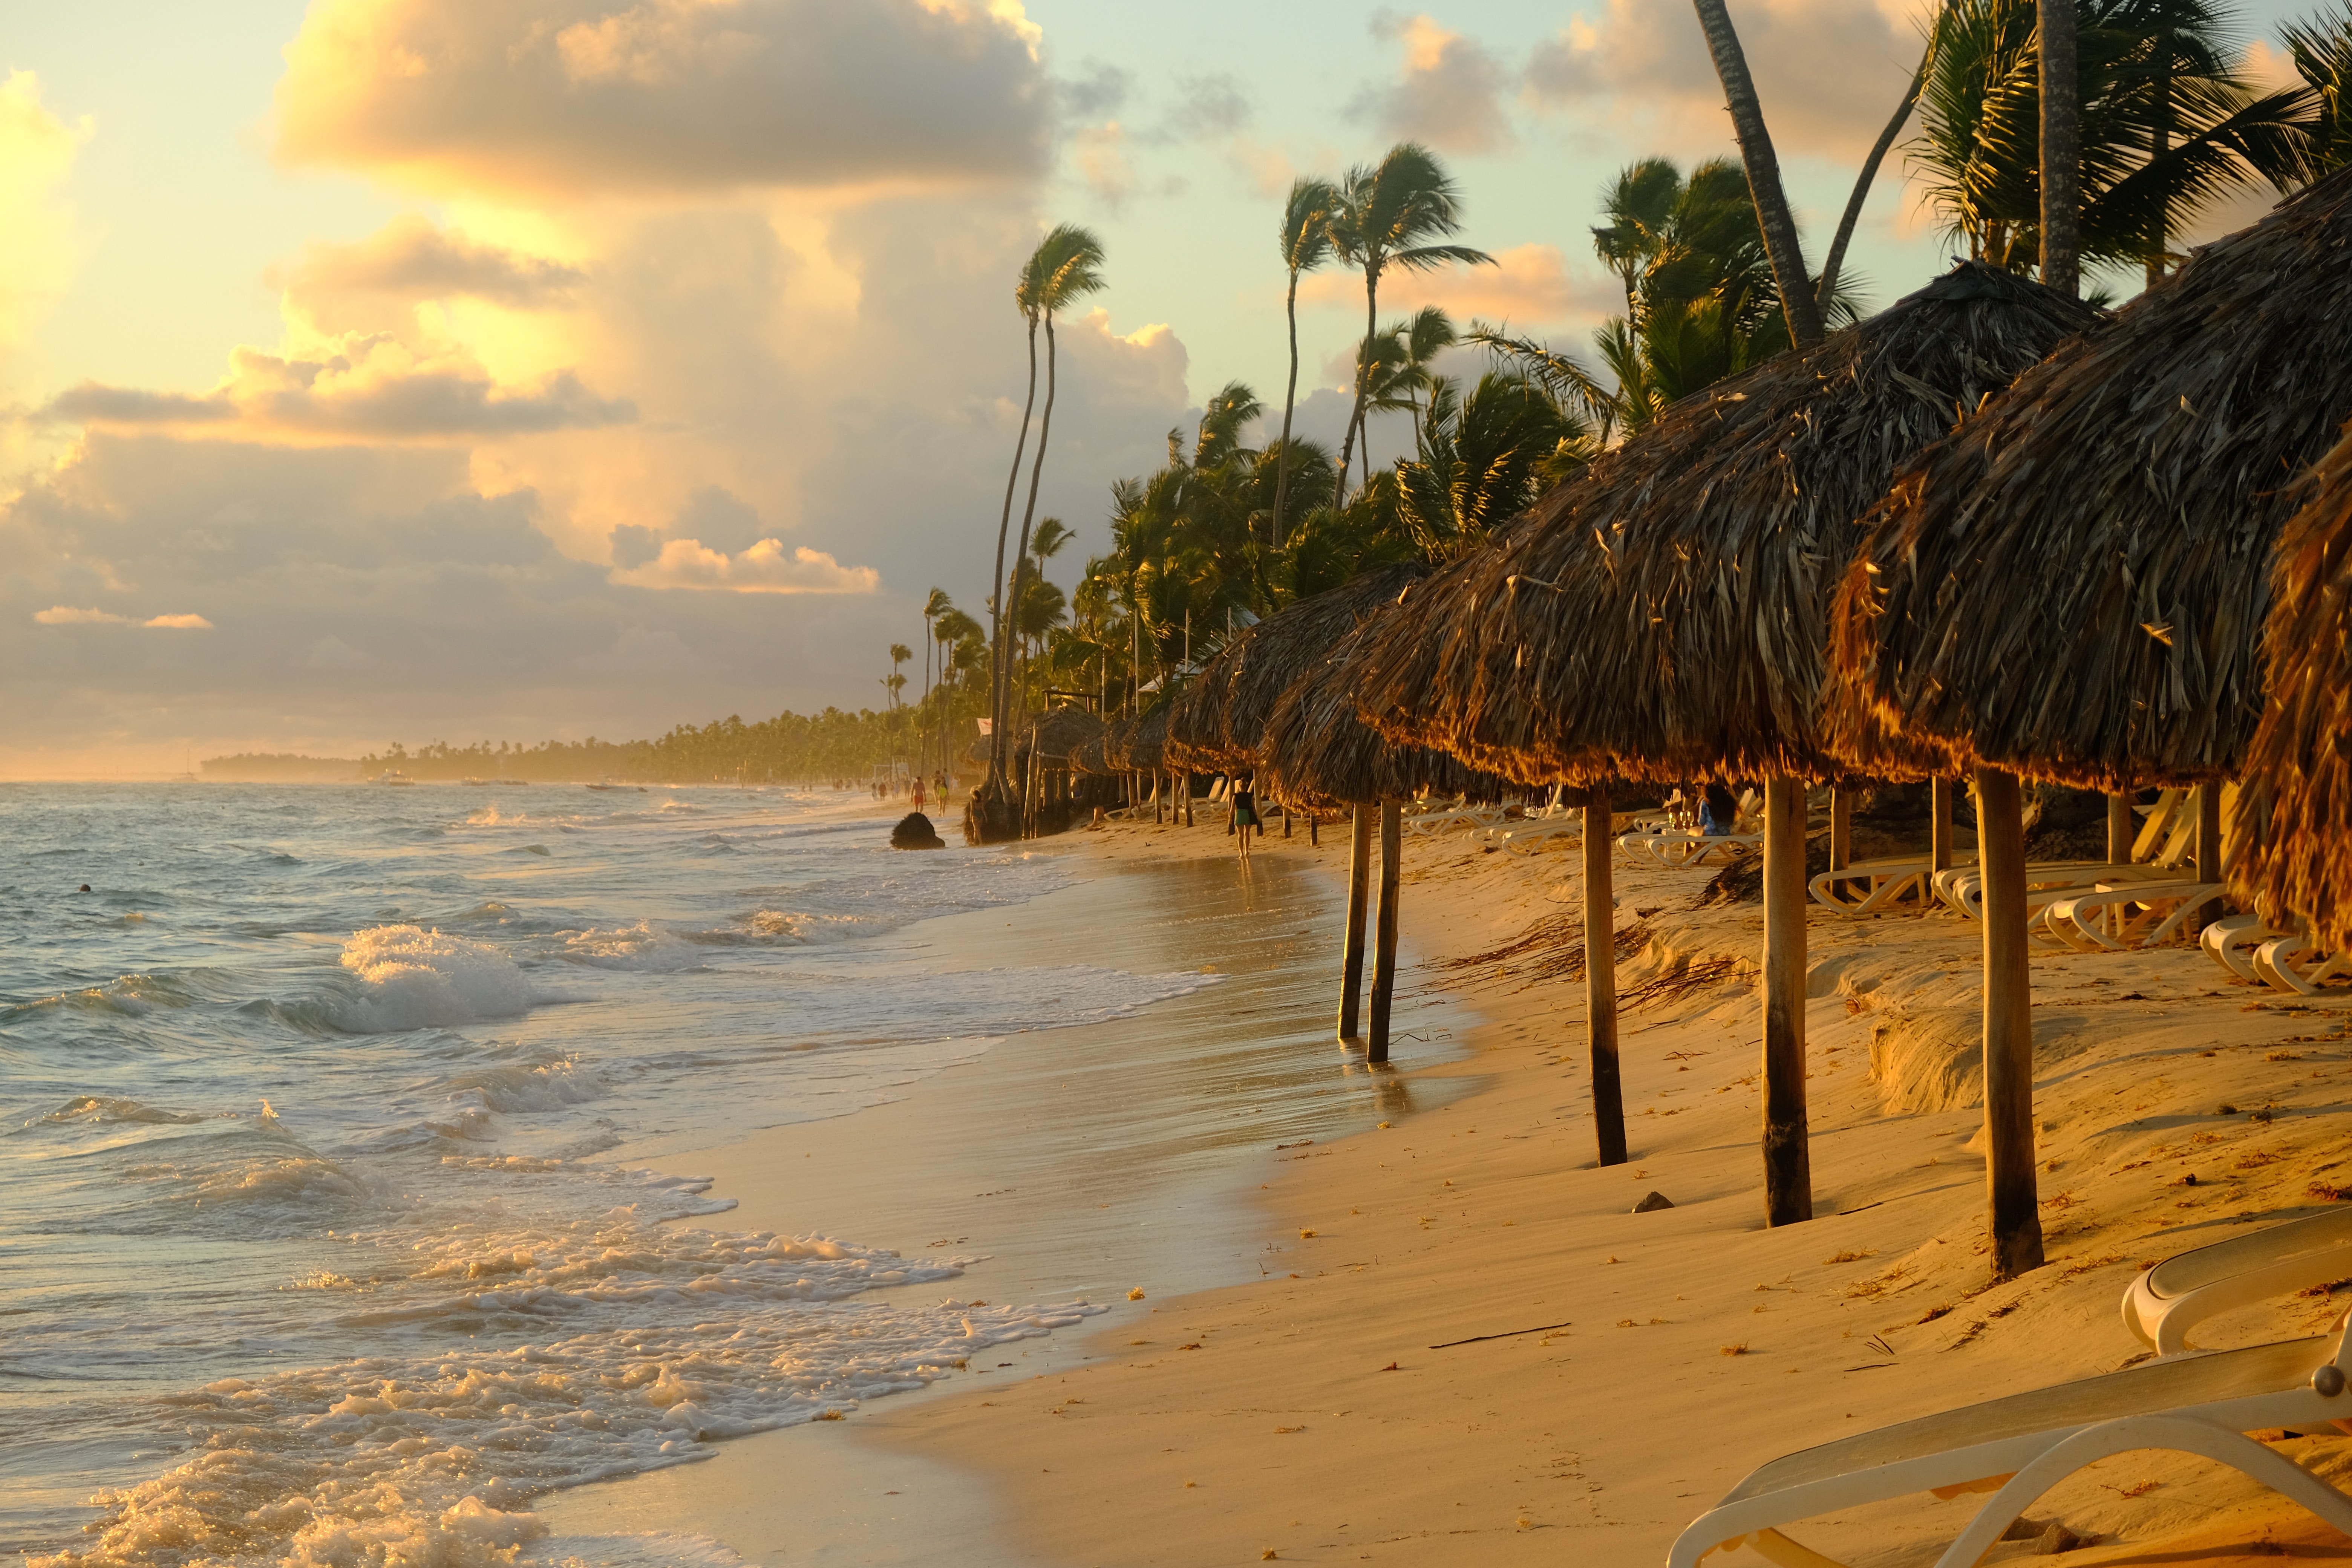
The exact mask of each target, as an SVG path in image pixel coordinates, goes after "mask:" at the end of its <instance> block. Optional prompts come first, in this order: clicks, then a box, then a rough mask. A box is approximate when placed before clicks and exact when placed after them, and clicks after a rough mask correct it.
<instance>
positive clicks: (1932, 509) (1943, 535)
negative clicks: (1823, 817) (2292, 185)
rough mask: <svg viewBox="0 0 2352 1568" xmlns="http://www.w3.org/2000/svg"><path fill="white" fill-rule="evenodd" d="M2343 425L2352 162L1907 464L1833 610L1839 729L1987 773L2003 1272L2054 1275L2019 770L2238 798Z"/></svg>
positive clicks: (2206, 829)
mask: <svg viewBox="0 0 2352 1568" xmlns="http://www.w3.org/2000/svg"><path fill="white" fill-rule="evenodd" d="M2347 413H2352V170H2347V171H2344V172H2341V173H2338V174H2333V175H2330V176H2329V177H2328V178H2326V179H2325V180H2322V181H2319V182H2317V183H2315V184H2312V185H2310V186H2309V187H2307V188H2305V190H2304V191H2302V192H2300V193H2299V194H2297V195H2294V196H2292V197H2290V198H2288V199H2287V200H2286V201H2284V202H2282V203H2280V204H2279V205H2278V206H2277V207H2275V208H2274V209H2273V211H2272V212H2271V214H2270V216H2267V217H2265V218H2264V219H2263V221H2262V222H2260V223H2258V224H2256V225H2254V226H2252V227H2251V228H2248V229H2244V230H2242V231H2241V232H2239V233H2237V234H2234V235H2231V236H2230V237H2227V238H2225V239H2221V240H2218V241H2216V242H2215V243H2213V244H2212V245H2210V246H2206V247H2201V248H2200V249H2199V250H2197V251H2196V252H2194V253H2193V254H2192V255H2191V256H2190V258H2189V260H2188V262H2187V263H2186V264H2185V265H2184V266H2183V267H2182V268H2181V269H2180V271H2179V273H2177V274H2175V275H2174V276H2173V277H2171V278H2169V279H2165V280H2164V281H2163V282H2160V283H2158V284H2157V285H2156V286H2154V287H2153V288H2151V289H2148V291H2147V293H2146V294H2144V295H2143V296H2141V297H2140V298H2139V299H2138V300H2135V301H2133V302H2132V303H2131V304H2130V305H2128V306H2127V307H2126V308H2125V309H2124V310H2122V311H2120V312H2119V313H2117V314H2116V316H2115V317H2114V319H2113V320H2111V321H2106V322H2105V323H2103V324H2102V325H2100V326H2098V327H2097V328H2095V329H2094V330H2092V331H2088V332H2086V333H2084V334H2083V335H2082V336H2081V337H2079V338H2077V339H2076V340H2074V342H2070V343H2067V344H2066V345H2064V346H2063V347H2062V348H2061V349H2060V350H2059V351H2058V352H2057V353H2053V354H2052V355H2051V356H2050V358H2049V359H2048V361H2046V362H2045V363H2042V364H2041V365H2039V366H2037V367H2035V368H2034V369H2033V370H2032V371H2031V372H2030V373H2028V374H2025V375H2022V376H2021V377H2019V378H2018V381H2017V383H2016V384H2015V385H2014V386H2012V387H2011V388H2010V389H2008V390H2007V391H2006V392H2005V393H2003V394H2002V395H2000V396H1999V397H1997V398H1995V399H1993V400H1992V401H1991V403H1990V404H1989V405H1988V406H1987V407H1986V408H1985V409H1984V410H1983V411H1982V412H1981V413H1980V414H1979V416H1977V417H1975V418H1973V419H1970V420H1969V422H1968V423H1967V424H1965V425H1963V426H1961V427H1960V428H1959V429H1958V431H1957V432H1955V434H1954V435H1953V436H1952V437H1951V438H1949V439H1948V440H1947V441H1945V442H1943V443H1941V444H1939V445H1938V446H1937V447H1936V448H1935V449H1933V450H1932V451H1929V452H1926V453H1923V454H1922V455H1921V456H1920V458H1919V459H1918V460H1917V461H1916V463H1914V464H1911V465H1909V466H1908V467H1906V469H1905V470H1904V472H1903V473H1902V474H1901V475H1900V476H1899V477H1898V479H1896V481H1895V484H1894V485H1893V486H1892V487H1890V489H1889V493H1888V494H1887V496H1886V497H1885V500H1883V501H1882V503H1881V504H1880V505H1879V506H1878V507H1877V508H1876V509H1874V511H1873V513H1872V514H1871V516H1870V517H1869V518H1868V519H1866V520H1865V521H1866V522H1867V524H1868V526H1869V529H1870V535H1869V539H1868V541H1867V542H1866V543H1865V544H1864V548H1863V550H1862V551H1861V552H1859V553H1858V555H1857V557H1856V558H1855V560H1854V561H1853V563H1851V564H1850V566H1849V568H1848V570H1847V571H1846V573H1845V574H1844V580H1843V583H1842V584H1841V585H1840V587H1839V591H1838V595H1837V600H1836V605H1835V607H1834V611H1833V616H1832V622H1833V624H1832V642H1833V649H1832V658H1833V663H1834V669H1835V673H1834V675H1833V678H1832V683H1831V687H1830V689H1829V691H1828V692H1827V694H1826V699H1825V703H1824V709H1825V712H1826V714H1827V716H1828V723H1829V725H1830V727H1831V728H1832V729H1833V730H1838V731H1849V730H1852V731H1862V730H1866V729H1873V728H1874V729H1876V730H1877V731H1882V732H1884V731H1889V730H1891V731H1895V732H1897V733H1900V734H1902V735H1905V736H1910V737H1913V738H1916V740H1918V741H1919V742H1922V743H1924V744H1928V745H1935V746H1941V747H1945V748H1947V749H1948V750H1951V751H1953V752H1956V753H1958V754H1962V755H1965V756H1966V757H1967V758H1968V759H1969V761H1970V762H1971V763H1973V765H1975V766H1976V767H1977V769H1978V774H1977V783H1978V794H1979V802H1978V806H1979V809H1978V832H1979V846H1980V847H1979V863H1980V865H1981V866H1982V868H1983V871H1984V876H1985V880H1986V898H1985V913H1986V920H1985V942H1986V981H1985V984H1986V1000H1985V1027H1986V1058H1985V1066H1986V1074H1987V1081H1986V1122H1987V1126H1988V1129H1989V1132H1988V1141H1989V1142H1990V1144H1991V1145H1992V1148H1991V1159H1990V1162H1989V1164H1990V1172H1989V1176H1988V1180H1989V1182H1990V1184H1991V1187H1992V1205H1991V1206H1992V1210H1993V1214H1992V1228H1993V1241H1994V1252H1995V1268H1996V1272H1997V1273H2000V1274H2011V1273H2015V1272H2018V1271H2020V1270H2021V1269H2023V1268H2032V1267H2034V1266H2035V1265H2036V1264H2038V1263H2039V1261H2040V1259H2041V1241H2040V1236H2041V1231H2040V1222H2039V1219H2038V1217H2037V1214H2036V1206H2037V1205H2036V1202H2035V1197H2034V1175H2033V1164H2032V1104H2031V1096H2032V1026H2031V1017H2030V1013H2029V1008H2030V1005H2031V996H2030V984H2031V981H2030V976H2029V974H2028V973H2027V963H2026V949H2025V907H2024V890H2023V879H2024V875H2025V873H2024V863H2023V848H2022V844H2023V836H2022V832H2021V829H2019V828H2018V827H2017V826H2015V820H2016V818H2017V816H2018V802H2017V790H2018V785H2017V776H2018V775H2019V774H2027V775H2032V776H2036V777H2041V778H2046V779H2053V780H2056V781H2059V782H2062V783H2065V784H2075V785H2079V786H2083V787H2087V788H2098V789H2107V790H2122V789H2125V788H2130V787H2138V786H2141V785H2145V784H2206V785H2208V786H2209V787H2207V788H2206V789H2204V790H2202V791H2201V792H2200V795H2201V805H2202V810H2201V812H2200V833H2199V839H2200V847H2199V850H2198V877H2199V879H2200V880H2203V881H2210V882H2219V881H2220V880H2221V874H2222V871H2221V845H2220V837H2221V834H2220V827H2221V814H2220V809H2219V799H2218V795H2219V785H2220V783H2221V780H2223V779H2224V778H2226V777H2229V776H2230V775H2231V774H2233V773H2236V772H2237V771H2238V769H2239V768H2240V766H2241V765H2242V762H2243V759H2244V756H2245V752H2246V747H2247V744H2248V742H2250V741H2251V740H2252V736H2253V732H2254V729H2255V726H2256V725H2257V723H2259V721H2260V720H2261V717H2262V700H2261V687H2260V680H2261V659H2260V648H2259V637H2260V628H2261V626H2262V625H2263V617H2264V615H2265V612H2266V611H2267V609H2268V606H2269V602H2270V595H2271V590H2270V563H2271V558H2272V552H2273V545H2274V543H2275V542H2276V541H2277V539H2278V537H2279V533H2280V531H2281V530H2282V529H2283V528H2284V525H2285V523H2286V521H2287V520H2288V518H2289V517H2290V516H2291V515H2293V513H2294V510H2295V509H2296V507H2297V505H2298V504H2299V503H2300V500H2302V498H2303V491H2302V490H2301V489H2299V486H2300V484H2301V482H2302V481H2303V480H2304V479H2305V477H2306V476H2307V474H2308V472H2309V470H2310V468H2311V466H2312V464H2313V463H2315V461H2317V460H2318V459H2319V458H2321V457H2322V456H2323V455H2325V454H2326V451H2327V450H2328V448H2329V447H2331V446H2332V445H2333V444H2334V442H2335V439H2336V429H2337V426H2340V425H2341V424H2342V423H2343V421H2344V418H2345V416H2346V415H2347Z"/></svg>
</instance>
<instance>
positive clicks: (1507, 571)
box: [1350, 262, 2096, 783]
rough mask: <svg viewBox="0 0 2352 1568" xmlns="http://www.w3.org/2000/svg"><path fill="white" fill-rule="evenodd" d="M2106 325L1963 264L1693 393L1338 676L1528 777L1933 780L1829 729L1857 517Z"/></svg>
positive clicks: (1462, 569)
mask: <svg viewBox="0 0 2352 1568" xmlns="http://www.w3.org/2000/svg"><path fill="white" fill-rule="evenodd" d="M2095 319H2096V313H2095V311H2093V310H2091V309H2090V308H2089V307H2087V306H2084V305H2083V304H2081V303H2080V302H2078V301H2076V300H2071V299H2068V298H2066V297H2065V296H2063V295H2060V294H2058V293H2056V292H2054V291H2053V290H2051V289H2044V288H2042V287H2041V286H2040V285H2039V284H2036V283H2032V282H2029V281H2027V280H2025V279H2020V278H2016V277H2013V276H2011V275H2010V274H2008V273H2004V272H2000V271H1997V270H1995V269H1993V268H1987V267H1981V266H1978V265H1975V264H1973V263H1969V262H1962V263H1960V264H1959V265H1958V266H1956V267H1955V268H1953V269H1952V270H1951V271H1950V272H1948V273H1947V274H1945V275H1944V276H1943V277H1941V278H1938V279H1936V281H1934V282H1933V283H1930V284H1929V285H1928V286H1927V288H1925V289H1920V290H1919V291H1918V292H1916V293H1915V294H1911V295H1909V296H1906V298H1904V299H1902V300H1897V301H1896V302H1895V304H1893V305H1891V306H1889V307H1888V308H1887V309H1886V310H1883V311H1881V312H1879V313H1878V314H1877V315H1875V316H1873V317H1872V318H1870V319H1869V320H1868V321H1863V322H1860V323H1859V324H1857V325H1855V326H1853V327H1849V328H1846V329H1844V330H1843V331H1839V332H1837V333H1835V334H1833V335H1832V336H1831V337H1830V338H1829V339H1827V340H1826V341H1824V342H1822V343H1820V344H1818V345H1816V346H1814V347H1813V348H1811V349H1807V350H1801V351H1795V352H1791V353H1785V354H1782V355H1780V356H1779V357H1777V358H1775V359H1772V360H1770V361H1769V362H1767V363H1764V364H1761V365H1759V366H1757V367H1755V368H1753V369H1751V370H1749V371H1748V372H1746V373H1744V374H1740V375H1738V376H1736V377H1733V378H1732V379H1730V380H1728V381H1726V382H1721V383H1718V384H1716V385H1714V386H1712V387H1709V388H1708V389H1706V391H1704V392H1701V393H1697V394H1694V395H1692V396H1690V397H1686V398H1685V399H1684V400H1682V401H1681V402H1680V403H1677V404H1675V405H1674V406H1673V407H1672V408H1670V409H1669V410H1667V411H1666V413H1665V415H1664V416H1663V417H1662V418H1660V419H1659V420H1658V421H1657V423H1655V424H1654V425H1653V426H1650V427H1649V428H1648V429H1646V430H1644V431H1643V432H1642V433H1640V434H1639V435H1637V436H1634V437H1631V438H1629V439H1628V440H1626V441H1625V442H1624V443H1622V445H1621V446H1619V447H1616V448H1614V449H1613V450H1612V451H1610V452H1608V453H1606V454H1604V455H1603V456H1602V457H1601V458H1600V459H1599V460H1597V461H1596V462H1594V463H1593V465H1592V466H1591V468H1589V469H1588V470H1586V472H1585V473H1584V474H1583V475H1581V476H1580V477H1579V478H1577V479H1572V480H1570V481H1569V482H1568V483H1566V484H1563V485H1560V486H1559V487H1558V488H1556V489H1553V490H1551V491H1550V492H1549V494H1547V495H1546V496H1545V497H1544V498H1543V499H1542V500H1539V501H1538V502H1537V503H1536V505H1535V507H1534V508H1532V509H1531V510H1529V511H1528V513H1527V514H1525V515H1523V516H1522V517H1521V518H1519V519H1517V520H1515V521H1512V522H1511V523H1510V524H1508V525H1507V526H1506V527H1505V528H1503V529H1501V530H1498V531H1497V532H1496V536H1495V538H1494V541H1493V542H1491V543H1490V544H1489V545H1488V546H1487V547H1486V549H1483V550H1480V551H1477V552H1474V553H1472V554H1471V555H1468V556H1465V558H1463V559H1462V560H1460V561H1458V562H1456V563H1454V565H1453V566H1451V567H1449V568H1448V569H1447V570H1446V571H1445V572H1444V573H1442V574H1439V575H1438V576H1436V577H1434V578H1433V579H1431V581H1430V582H1429V583H1428V584H1425V585H1423V586H1422V587H1417V588H1414V589H1413V590H1412V591H1411V592H1409V593H1408V594H1407V595H1406V596H1405V607H1406V611H1407V613H1406V614H1403V615H1401V616H1396V617H1394V618H1393V619H1392V620H1390V621H1388V622H1386V623H1384V624H1383V626H1382V629H1381V632H1380V633H1379V634H1378V635H1377V636H1376V637H1373V638H1372V639H1370V643H1369V645H1368V646H1367V647H1366V649H1365V651H1364V654H1363V657H1362V658H1359V659H1358V660H1357V661H1356V663H1355V665H1354V667H1353V668H1352V670H1351V672H1350V673H1351V678H1352V681H1353V683H1354V684H1355V685H1356V686H1357V687H1358V689H1359V700H1360V707H1361V710H1362V711H1363V712H1364V714H1365V715H1366V716H1367V717H1368V718H1370V719H1371V720H1372V721H1373V722H1375V723H1376V724H1378V725H1379V726H1380V727H1381V730H1382V731H1383V732H1385V733H1387V734H1389V735H1390V736H1391V738H1394V739H1398V740H1402V741H1420V742H1427V743H1430V744H1434V745H1441V746H1444V747H1445V748H1446V749H1448V750H1450V751H1452V752H1455V753H1456V754H1457V755H1460V756H1462V757H1464V758H1465V759H1466V760H1468V761H1469V762H1471V763H1475V764H1476V765H1479V766H1482V767H1488V768H1493V769H1495V770H1496V771H1498V772H1503V773H1509V774H1511V775H1512V776H1515V777H1519V778H1528V779H1544V778H1554V779H1564V780H1568V781H1570V782H1582V781H1586V780H1594V779H1601V778H1606V777H1612V776H1615V777H1622V778H1628V779H1636V780H1649V781H1654V782H1661V783H1672V782H1678V781H1682V780H1686V779H1690V778H1694V777H1700V776H1707V775H1713V774H1717V773H1730V774H1733V775H1743V776H1757V775H1765V774H1774V773H1781V774H1794V775H1799V776H1803V777H1811V778H1822V777H1835V776H1838V775H1840V774H1843V773H1850V772H1852V771H1853V770H1854V767H1855V764H1856V763H1858V762H1866V763H1868V764H1869V765H1870V768H1871V771H1874V772H1877V773H1884V774H1889V775H1895V774H1901V773H1906V772H1907V773H1912V774H1913V775H1914V776H1916V774H1917V773H1921V772H1924V771H1927V764H1928V763H1929V762H1930V761H1931V759H1928V758H1925V757H1919V756H1899V755H1896V754H1894V753H1892V752H1885V751H1884V750H1882V751H1881V752H1878V753H1876V754H1873V755H1871V756H1869V757H1867V758H1860V759H1857V758H1853V757H1843V758H1842V757H1838V756H1834V755H1832V753H1831V752H1830V751H1829V748H1828V746H1827V745H1826V744H1825V742H1824V741H1823V738H1822V736H1821V734H1820V733H1819V731H1817V729H1816V726H1815V722H1814V702H1815V699H1816V696H1817V694H1818V691H1819V689H1820V686H1821V682H1822V672H1823V664H1824V658H1823V649H1824V647H1825V646H1826V644H1827V641H1828V611H1829V598H1830V594H1831V591H1832V587H1833V586H1834V584H1835V583H1836V580H1837V575H1838V573H1839V572H1840V570H1841V568H1842V566H1843V563H1844V562H1845V561H1846V560H1847V558H1848V557H1849V556H1851V555H1852V553H1853V550H1854V548H1855V546H1856V545H1858V544H1859V543H1860V542H1861V540H1862V537H1863V536H1862V532H1861V531H1860V530H1859V529H1858V528H1857V527H1856V526H1855V521H1854V520H1855V519H1857V518H1858V517H1860V516H1861V515H1862V514H1863V513H1864V511H1865V510H1868V508H1869V507H1870V506H1871V504H1872V503H1873V502H1874V501H1875V500H1878V499H1879V497H1880V496H1881V495H1883V494H1884V493H1885V489H1886V485H1887V483H1888V481H1889V480H1890V479H1892V478H1893V477H1894V474H1895V467H1896V465H1897V464H1899V463H1901V462H1903V461H1904V460H1905V459H1906V458H1909V457H1911V456H1912V455H1913V454H1914V453H1916V452H1917V451H1918V450H1919V449H1920V448H1921V447H1925V446H1927V444H1928V443H1930V442H1931V441H1934V440H1936V439H1937V438H1938V437H1942V436H1943V435H1944V434H1945V433H1946V432H1947V431H1948V430H1949V429H1950V428H1951V427H1952V426H1953V424H1954V422H1955V421H1957V420H1958V419H1959V418H1960V417H1961V416H1963V415H1964V414H1966V413H1967V412H1968V411H1969V410H1971V409H1973V408H1975V407H1976V406H1977V404H1978V402H1979V399H1981V398H1982V397H1983V396H1984V395H1986V394H1987V393H1990V392H1991V391H1993V390H1995V389H1997V388H2000V387H2002V386H2005V385H2007V384H2009V382H2010V380H2011V378H2012V377H2014V376H2015V375H2017V374H2019V373H2020V372H2021V371H2023V370H2025V369H2026V368H2027V367H2028V366H2030V365H2032V364H2033V363H2035V362H2036V361H2038V360H2040V359H2041V358H2042V356H2043V355H2044V354H2046V353H2049V352H2050V350H2051V349H2052V348H2053V347H2054V346H2055V345H2056V344H2057V343H2058V342H2060V341H2061V340H2063V338H2064V337H2066V336H2067V334H2069V333H2070V332H2074V331H2080V330H2081V329H2082V328H2084V327H2085V326H2087V325H2089V324H2090V323H2091V322H2092V321H2095ZM1417 600H1418V601H1422V603H1421V605H1420V606H1419V608H1418V609H1416V608H1415V601H1417Z"/></svg>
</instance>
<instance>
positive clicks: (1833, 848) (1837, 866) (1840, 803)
mask: <svg viewBox="0 0 2352 1568" xmlns="http://www.w3.org/2000/svg"><path fill="white" fill-rule="evenodd" d="M1851 865H1853V790H1851V789H1847V788H1844V787H1843V786H1841V785H1838V784H1832V785H1830V869H1831V870H1832V871H1843V870H1844V869H1845V868H1847V867H1848V866H1851Z"/></svg>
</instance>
